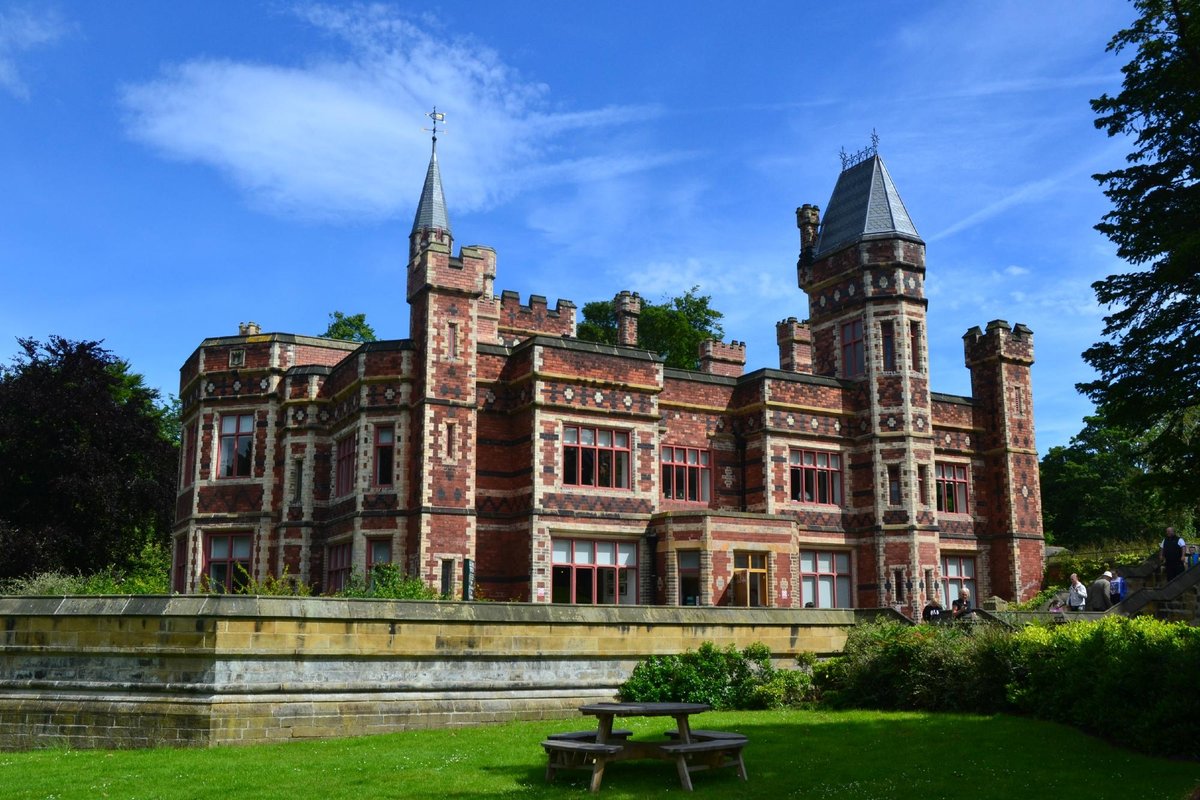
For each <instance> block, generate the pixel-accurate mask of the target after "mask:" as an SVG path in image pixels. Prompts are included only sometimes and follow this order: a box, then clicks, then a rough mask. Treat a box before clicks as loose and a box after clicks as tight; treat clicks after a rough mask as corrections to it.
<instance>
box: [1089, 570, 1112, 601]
mask: <svg viewBox="0 0 1200 800" xmlns="http://www.w3.org/2000/svg"><path fill="white" fill-rule="evenodd" d="M1111 581H1112V573H1111V572H1109V571H1108V570H1104V574H1103V575H1101V576H1100V577H1099V578H1096V580H1094V581H1092V585H1091V586H1089V587H1088V590H1087V610H1088V611H1108V609H1110V608H1112V597H1110V595H1111V594H1112V583H1111Z"/></svg>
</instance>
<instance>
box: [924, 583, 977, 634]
mask: <svg viewBox="0 0 1200 800" xmlns="http://www.w3.org/2000/svg"><path fill="white" fill-rule="evenodd" d="M974 618H975V609H973V608H972V607H971V590H970V589H968V588H966V587H965V586H964V587H963V588H961V589H959V591H958V597H956V598H955V599H954V602H952V603H951V604H950V612H949V613H946V609H944V608H942V604H941V603H939V602H938V599H937V598H936V597H930V598H929V602H928V603H926V604H925V608H924V609H922V610H921V621H922V622H928V623H929V624H931V625H938V624H940V623H942V622H946V621H947V620H951V619H961V620H971V619H974Z"/></svg>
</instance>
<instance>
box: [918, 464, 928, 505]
mask: <svg viewBox="0 0 1200 800" xmlns="http://www.w3.org/2000/svg"><path fill="white" fill-rule="evenodd" d="M928 486H929V468H928V467H927V466H925V465H924V464H918V465H917V502H919V503H920V504H921V505H923V506H927V505H929V495H928V494H927V493H926V492H927V488H928Z"/></svg>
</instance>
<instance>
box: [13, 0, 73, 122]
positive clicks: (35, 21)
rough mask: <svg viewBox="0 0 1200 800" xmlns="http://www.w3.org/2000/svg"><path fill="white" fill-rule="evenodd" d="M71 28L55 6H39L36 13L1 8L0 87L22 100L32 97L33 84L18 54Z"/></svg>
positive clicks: (44, 42)
mask: <svg viewBox="0 0 1200 800" xmlns="http://www.w3.org/2000/svg"><path fill="white" fill-rule="evenodd" d="M68 30H69V26H68V25H67V24H66V23H65V22H64V21H63V20H62V18H61V17H60V16H59V15H58V14H57V13H56V12H55V11H53V10H50V11H42V10H39V11H38V13H36V14H35V13H34V12H33V11H32V10H26V9H19V8H12V9H9V10H7V11H0V90H4V91H7V92H8V93H9V94H11V95H13V96H14V97H16V98H17V99H19V100H28V99H29V96H30V92H29V86H28V85H27V84H26V82H25V80H24V78H22V77H21V72H20V69H19V68H18V63H17V57H18V56H19V55H21V54H23V53H25V52H27V51H29V50H32V49H34V48H35V47H40V46H43V45H48V44H52V43H54V42H56V41H58V40H59V39H61V38H62V37H63V36H65V35H66V34H67V32H68Z"/></svg>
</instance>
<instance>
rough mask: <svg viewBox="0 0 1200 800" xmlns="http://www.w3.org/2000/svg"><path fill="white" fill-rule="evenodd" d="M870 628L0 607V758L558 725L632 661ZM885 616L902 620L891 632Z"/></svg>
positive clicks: (439, 606) (741, 620) (372, 607)
mask: <svg viewBox="0 0 1200 800" xmlns="http://www.w3.org/2000/svg"><path fill="white" fill-rule="evenodd" d="M879 614H889V615H890V614H894V612H891V611H890V610H884V611H850V610H825V609H730V608H674V607H673V608H667V607H655V606H639V607H628V608H625V607H608V606H589V607H581V606H554V605H544V604H506V603H441V602H400V601H380V600H336V599H325V598H279V597H241V596H172V597H103V598H84V597H67V598H63V597H39V598H27V597H13V598H0V620H2V626H3V627H2V633H0V749H9V750H11V749H25V748H32V747H52V746H69V747H75V748H95V747H105V748H121V747H151V746H157V745H171V746H208V745H218V744H231V743H241V742H246V743H250V742H262V741H269V740H279V739H292V738H307V737H332V736H352V735H361V734H368V733H384V732H388V731H397V730H406V729H411V728H429V727H444V726H451V725H471V724H478V723H484V722H495V721H501V720H510V719H541V718H550V717H562V716H564V715H569V713H570V712H571V710H573V709H574V708H575V707H576V706H578V705H580V704H582V703H585V702H591V701H596V700H606V699H612V697H613V696H614V694H615V692H616V688H617V686H618V685H620V684H621V683H622V682H623V681H624V680H625V679H626V678H627V677H628V676H629V673H630V671H631V670H632V669H633V666H634V664H636V663H637V661H638V660H640V659H642V658H645V657H646V656H648V655H653V654H665V653H677V652H682V651H684V650H687V649H689V648H691V649H694V648H696V647H697V646H699V645H700V643H701V642H704V641H711V642H714V643H715V644H717V645H718V646H721V647H724V646H726V645H729V644H732V645H736V646H738V647H744V646H746V645H748V644H750V643H752V642H763V643H765V644H766V645H768V646H769V647H770V649H771V652H772V654H773V655H774V657H775V658H776V659H777V660H778V661H779V662H780V663H781V664H782V663H789V662H791V660H792V659H793V658H794V657H795V655H796V654H798V653H800V652H803V651H811V652H815V653H818V654H821V655H827V654H832V653H836V652H838V651H840V650H841V648H842V646H843V644H844V643H845V639H846V632H847V631H848V630H849V628H850V627H851V626H853V625H854V624H855V622H856V621H857V620H858V619H862V618H864V617H874V616H877V615H879ZM896 616H897V617H898V616H899V615H896Z"/></svg>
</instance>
